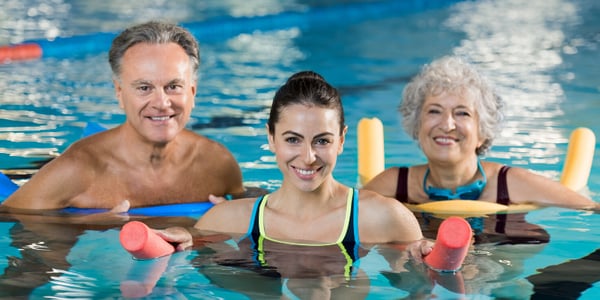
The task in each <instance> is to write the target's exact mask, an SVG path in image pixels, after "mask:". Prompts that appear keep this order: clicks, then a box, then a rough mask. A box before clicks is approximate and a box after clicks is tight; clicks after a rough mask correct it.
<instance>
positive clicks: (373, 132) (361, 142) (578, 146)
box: [357, 118, 596, 217]
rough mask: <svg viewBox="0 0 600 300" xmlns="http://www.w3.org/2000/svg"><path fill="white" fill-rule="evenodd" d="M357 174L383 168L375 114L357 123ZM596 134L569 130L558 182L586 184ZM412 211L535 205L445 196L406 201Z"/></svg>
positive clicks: (510, 209)
mask: <svg viewBox="0 0 600 300" xmlns="http://www.w3.org/2000/svg"><path fill="white" fill-rule="evenodd" d="M357 136H358V174H359V176H360V182H361V184H363V185H364V184H365V183H367V182H368V181H369V180H371V179H372V178H373V177H375V176H376V175H377V174H379V173H380V172H382V171H383V170H384V168H385V163H384V148H383V146H384V141H383V125H382V123H381V121H380V120H379V119H377V118H373V119H366V118H363V119H361V120H360V121H359V123H358V133H357ZM595 145H596V137H595V135H594V132H593V131H591V130H590V129H588V128H584V127H580V128H577V129H575V130H573V132H572V133H571V136H570V138H569V146H568V148H567V154H566V158H565V164H564V167H563V171H562V174H561V179H560V182H561V184H563V185H564V186H566V187H568V188H570V189H572V190H575V191H578V190H580V189H582V188H583V187H584V186H586V185H587V182H588V179H589V175H590V172H591V169H592V161H593V159H594V150H595ZM406 206H407V207H408V208H409V209H410V210H412V211H416V212H429V213H436V214H441V215H458V216H465V217H466V216H480V215H488V214H494V213H516V212H526V211H530V210H535V209H538V208H539V207H538V206H536V205H533V204H511V205H502V204H497V203H492V202H485V201H474V200H445V201H435V202H428V203H422V204H406Z"/></svg>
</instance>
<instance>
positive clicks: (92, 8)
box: [0, 0, 600, 299]
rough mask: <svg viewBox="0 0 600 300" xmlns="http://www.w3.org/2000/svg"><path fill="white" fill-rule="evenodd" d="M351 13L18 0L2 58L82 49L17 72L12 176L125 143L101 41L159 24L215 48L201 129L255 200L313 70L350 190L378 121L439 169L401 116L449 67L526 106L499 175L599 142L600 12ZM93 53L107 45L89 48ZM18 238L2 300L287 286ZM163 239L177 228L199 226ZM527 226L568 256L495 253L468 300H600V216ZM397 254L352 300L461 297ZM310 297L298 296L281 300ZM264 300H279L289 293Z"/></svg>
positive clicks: (575, 7) (161, 221) (3, 135)
mask: <svg viewBox="0 0 600 300" xmlns="http://www.w3.org/2000/svg"><path fill="white" fill-rule="evenodd" d="M341 2H348V1H325V2H323V1H310V2H302V3H300V1H274V0H273V1H261V2H260V5H257V4H250V2H247V1H246V2H244V1H175V3H173V1H171V2H163V3H161V2H159V4H154V3H155V1H147V3H144V1H142V2H137V3H135V4H133V3H132V4H127V3H121V2H114V3H113V2H106V1H103V2H102V4H99V3H97V2H95V1H12V0H9V1H8V2H7V3H6V4H5V5H4V7H3V10H2V11H1V12H0V19H1V20H3V21H2V24H3V26H1V28H0V44H2V45H4V44H8V43H19V42H22V41H26V40H38V39H42V38H50V39H53V38H55V37H65V39H64V40H62V41H63V43H64V45H66V46H65V47H62V48H60V47H58V46H57V47H56V49H58V50H56V49H55V51H54V53H53V54H52V55H50V56H48V57H45V58H43V59H39V60H33V61H26V62H19V63H13V64H5V65H0V87H1V88H0V101H1V107H0V161H1V162H2V163H1V165H0V169H3V170H15V169H22V170H23V171H24V172H28V171H27V170H29V169H35V168H37V166H38V165H39V162H40V161H45V160H47V159H49V158H51V157H53V156H54V155H57V154H58V153H60V152H61V151H63V150H64V149H65V148H66V147H67V146H68V145H69V144H70V143H71V142H73V141H74V140H76V139H78V138H79V137H80V135H81V132H82V129H83V127H84V125H85V123H86V122H88V121H94V122H98V123H101V124H103V125H105V126H109V127H110V126H114V125H116V124H118V123H120V122H122V121H123V115H122V112H121V111H120V109H119V108H118V105H117V103H116V101H115V100H114V95H113V90H112V84H111V82H110V71H109V68H108V64H107V63H106V53H105V50H103V48H102V47H101V45H102V44H103V42H102V38H103V37H104V36H108V37H110V36H111V34H110V33H109V34H107V35H103V34H98V32H115V31H119V30H121V29H122V28H123V27H125V26H127V25H129V24H130V23H133V22H140V21H144V20H147V19H149V18H158V17H160V18H167V19H171V20H173V21H177V22H180V23H184V24H189V26H190V27H193V28H194V30H196V31H197V32H198V35H199V39H200V42H201V57H202V65H201V76H200V84H199V90H198V98H197V101H198V102H197V106H196V108H195V110H194V112H193V115H192V120H191V122H190V127H191V128H193V129H194V130H196V131H198V132H199V133H201V134H204V135H207V136H209V137H211V138H214V139H216V140H218V141H220V142H222V143H223V144H225V145H226V146H227V147H229V148H230V149H231V150H232V152H233V153H234V155H235V156H236V158H237V159H238V161H239V162H240V165H241V166H242V171H243V175H244V178H245V182H246V184H247V185H255V186H261V187H265V188H268V189H273V188H274V187H276V186H277V185H278V184H279V183H280V174H279V172H278V171H277V168H276V165H275V163H274V161H273V158H272V156H271V154H270V152H268V151H267V150H266V149H265V147H264V145H265V141H266V136H265V132H264V124H265V120H266V116H267V114H268V105H269V103H270V99H271V97H272V95H273V92H274V90H275V89H276V88H277V87H278V86H279V85H280V84H281V83H282V82H283V81H284V80H285V79H286V78H287V77H288V76H289V75H290V74H292V73H293V72H296V71H298V70H300V69H314V70H316V71H318V72H320V73H321V74H322V75H324V76H325V78H327V79H328V80H329V81H330V82H331V83H332V84H333V85H335V86H337V87H339V89H340V90H341V92H342V96H343V101H344V104H345V107H344V108H345V111H346V120H347V122H348V125H349V126H350V131H349V135H348V137H347V140H348V142H347V143H346V147H345V150H344V153H343V154H342V156H341V157H340V159H339V160H338V165H337V168H336V171H335V173H334V174H335V176H336V177H337V178H338V179H339V180H340V181H341V182H343V183H345V184H348V185H356V183H357V178H358V177H357V172H356V170H357V163H356V155H357V147H356V145H355V143H352V142H351V141H356V130H355V129H356V124H357V122H358V120H359V119H360V118H362V117H373V116H377V117H379V118H380V119H381V120H382V121H383V123H384V130H385V139H386V166H392V165H408V164H413V163H418V162H422V161H423V160H424V158H423V156H422V155H421V153H420V151H419V150H418V148H417V147H416V145H415V144H414V142H412V141H411V139H410V138H409V137H408V136H407V135H406V134H405V133H404V132H402V130H401V128H400V125H399V117H398V114H397V113H396V111H395V108H396V106H397V105H398V101H399V97H400V94H401V91H402V88H403V87H404V84H406V82H407V81H408V79H409V78H410V77H411V76H412V75H414V74H415V73H416V72H417V70H418V69H419V67H420V66H421V65H422V64H423V63H427V62H429V61H431V60H432V59H433V58H436V57H439V56H441V55H445V54H449V53H458V54H461V55H465V56H467V57H469V58H471V59H472V60H474V61H475V62H477V63H478V64H479V65H480V67H481V68H482V69H483V70H484V71H485V72H486V73H487V74H488V76H489V77H491V79H492V81H493V82H495V83H496V84H497V85H498V86H499V89H500V91H501V94H502V95H503V97H504V98H505V99H506V101H507V103H508V105H507V119H506V126H505V128H504V131H503V132H502V135H501V136H500V138H499V139H498V140H497V141H496V143H495V145H494V147H493V148H492V151H491V153H489V155H488V156H489V158H490V159H493V160H496V161H499V162H503V163H508V164H513V165H520V166H524V167H527V168H531V169H533V170H537V171H539V172H541V173H543V174H546V175H547V176H550V177H553V178H557V179H558V177H559V174H560V171H561V168H562V163H563V159H564V154H565V152H566V146H567V139H568V136H569V133H570V132H571V130H573V129H574V128H576V127H580V126H585V127H588V128H590V129H592V130H593V131H594V132H595V133H596V134H598V133H600V122H598V121H597V120H596V119H595V118H596V116H597V115H598V113H600V105H599V104H598V103H599V102H598V101H597V100H598V98H599V96H600V85H599V83H598V80H597V78H599V77H600V76H599V75H600V74H598V72H599V70H600V68H599V67H600V66H599V64H600V63H599V62H598V60H597V57H598V47H599V44H600V36H599V35H598V30H597V29H598V28H599V26H600V18H598V17H597V16H598V15H599V9H600V6H599V5H598V4H597V3H595V1H592V0H577V1H560V0H551V1H524V0H511V1H472V2H471V1H469V2H458V1H417V0H414V1H352V3H351V4H349V5H345V6H344V5H340V3H341ZM455 2H456V3H455ZM364 3H367V4H368V5H367V6H361V5H365V4H364ZM425 3H428V5H425ZM392 8H393V9H392ZM339 14H342V16H343V17H339V16H338V15H339ZM242 17H244V18H242ZM202 21H205V22H206V23H203V22H202ZM205 24H211V25H212V26H211V27H207V25H205ZM206 28H208V29H206ZM70 36H75V37H74V38H70ZM82 36H83V37H85V36H90V37H92V40H94V39H98V40H99V41H98V42H96V44H97V45H94V46H95V47H92V46H89V47H92V48H85V47H88V46H85V47H84V45H83V44H82V43H80V42H81V41H82V40H83V38H81V37H82ZM59 41H60V39H59V40H58V41H57V42H56V43H57V45H58V43H59ZM52 43H53V42H48V44H49V45H53V44H52ZM105 46H106V47H105V49H108V44H106V45H105ZM50 47H52V46H50ZM86 49H89V50H88V51H85V50H86ZM596 153H598V146H596ZM596 156H597V155H596ZM598 170H600V161H599V160H598V159H595V160H594V165H593V168H592V174H591V176H590V179H589V185H588V189H589V190H587V191H584V192H586V193H588V194H589V195H590V197H592V199H595V200H596V201H598V199H599V198H598V191H600V171H598ZM1 221H2V222H0V233H1V234H0V253H1V254H2V256H1V257H0V269H5V268H6V269H5V271H4V273H3V274H2V275H1V276H2V277H0V285H1V286H2V288H1V289H0V290H1V291H2V292H1V293H11V292H15V293H16V292H18V293H22V294H25V295H31V296H32V298H42V297H43V296H45V297H56V298H119V297H121V296H122V294H121V291H120V286H121V283H123V282H126V281H128V280H130V279H135V280H139V279H141V278H147V274H152V273H156V274H158V276H160V277H159V278H157V279H156V280H157V282H156V286H155V288H154V289H153V291H152V292H153V293H152V294H151V296H150V297H154V298H163V297H167V296H170V297H180V298H183V297H188V298H218V297H222V298H227V299H229V298H243V296H242V295H243V294H244V293H243V292H241V291H239V290H236V289H235V288H236V287H235V286H237V289H242V287H241V285H242V283H243V282H244V281H246V280H248V281H249V280H254V281H252V282H253V283H254V284H256V285H257V286H267V285H270V284H272V285H274V286H275V288H274V290H277V289H278V288H280V285H281V283H279V282H275V281H276V280H275V279H272V277H269V276H263V277H256V276H252V274H251V272H246V271H244V270H241V269H240V268H233V267H231V266H223V263H221V262H220V261H219V260H218V259H217V258H215V256H214V254H213V253H205V252H206V251H203V250H201V249H198V250H195V251H190V252H183V253H177V254H175V255H173V256H172V257H171V258H170V260H169V261H167V263H166V264H165V263H164V260H161V261H158V262H136V261H132V260H131V258H130V257H129V256H128V255H127V253H126V252H124V250H122V249H121V248H120V245H119V244H118V239H117V237H118V231H117V229H115V228H114V227H115V226H114V225H110V224H106V225H102V224H101V225H94V226H91V225H86V226H83V225H81V226H79V225H78V226H75V225H69V224H62V223H61V222H58V221H53V220H50V219H49V217H48V218H46V219H44V218H33V219H28V220H25V219H21V220H20V221H19V220H12V219H7V217H2V220H1ZM147 221H148V222H154V223H155V224H157V225H160V226H167V225H169V224H172V225H174V224H182V225H189V224H191V221H192V220H189V219H185V218H183V219H182V218H156V219H150V220H147ZM527 221H528V222H529V223H531V224H536V225H538V226H541V227H543V228H544V229H545V231H546V232H547V233H548V234H549V235H550V236H551V240H550V242H549V243H545V244H541V245H502V246H497V245H480V246H479V247H478V248H476V251H475V252H473V253H471V256H470V259H471V260H472V264H473V265H475V266H477V267H478V269H477V270H478V273H477V274H474V273H469V274H465V275H469V276H465V283H466V287H467V288H468V292H469V293H468V294H467V296H466V298H477V299H479V298H483V299H486V298H495V297H498V298H516V299H528V298H530V297H534V298H535V297H538V296H539V297H543V296H545V297H550V296H548V293H547V291H545V289H549V290H551V292H553V293H555V294H561V293H562V294H563V295H568V296H567V298H569V297H570V298H573V297H579V298H580V299H596V298H597V297H598V296H600V275H599V274H600V266H599V263H598V261H599V258H598V255H599V253H598V252H599V251H598V249H599V246H598V244H599V241H600V234H599V233H598V232H600V228H599V227H600V226H599V224H600V222H599V216H598V215H597V214H589V213H585V212H579V211H570V210H564V209H557V208H549V209H543V210H539V211H534V212H530V213H528V214H527ZM72 245H74V246H73V247H71V246H72ZM224 246H227V247H228V248H227V250H222V251H221V252H217V254H222V255H223V256H227V254H232V255H233V254H235V250H236V249H235V247H234V245H232V244H231V243H228V244H225V245H224ZM230 248H232V249H230ZM386 253H387V252H386V251H385V249H376V251H372V252H370V253H369V254H368V255H367V256H366V257H364V258H362V259H361V260H360V267H361V269H362V272H364V273H363V274H359V275H357V279H356V280H354V281H352V286H351V287H350V288H351V289H352V291H354V292H357V293H359V292H360V289H359V288H360V287H365V284H363V283H361V282H360V279H364V278H368V279H369V281H370V283H369V284H370V290H369V292H368V293H369V294H368V298H373V299H376V298H390V297H395V298H402V297H407V298H410V297H411V296H414V295H416V294H418V293H419V292H421V293H424V294H426V295H428V294H433V295H437V296H438V297H440V298H446V297H453V296H456V295H455V294H452V293H451V292H449V291H446V290H444V288H443V287H440V286H436V287H434V288H431V287H429V283H428V282H427V281H426V280H425V279H422V278H419V275H418V274H419V271H418V270H415V271H414V272H413V273H414V274H416V275H414V276H403V274H404V273H402V272H390V270H391V269H392V268H391V266H389V265H388V263H387V262H386V261H385V259H383V257H385V255H386ZM235 258H236V259H238V257H235ZM284 258H285V257H284ZM107 262H110V265H108V266H107ZM242 262H243V261H242ZM290 264H291V263H290ZM161 268H164V269H165V270H166V271H165V273H161V272H159V271H161V270H162V269H161ZM153 270H154V271H153ZM147 280H148V281H152V280H153V279H151V278H150V279H147ZM226 283H229V284H230V285H232V284H233V285H234V287H230V286H228V285H227V284H226ZM307 284H316V283H314V282H309V283H307ZM292 288H293V285H292V284H291V283H290V282H287V284H286V285H284V287H283V288H280V290H284V291H285V290H286V289H288V290H289V289H292ZM261 292H262V294H260V293H261ZM256 293H258V294H254V295H255V296H256V297H259V298H266V297H269V296H273V297H277V296H278V295H277V293H276V292H273V289H271V290H263V291H257V292H256ZM411 293H412V294H411ZM246 295H247V294H246ZM258 295H260V296H258ZM261 296H262V297H261Z"/></svg>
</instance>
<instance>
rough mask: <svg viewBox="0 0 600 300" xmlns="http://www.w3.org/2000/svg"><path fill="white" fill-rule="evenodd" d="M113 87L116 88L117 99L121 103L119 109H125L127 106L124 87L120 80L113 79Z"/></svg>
mask: <svg viewBox="0 0 600 300" xmlns="http://www.w3.org/2000/svg"><path fill="white" fill-rule="evenodd" d="M113 85H114V87H115V97H116V98H117V100H118V101H119V107H120V108H121V109H125V104H124V103H123V87H122V86H121V83H120V82H119V80H118V79H115V78H113Z"/></svg>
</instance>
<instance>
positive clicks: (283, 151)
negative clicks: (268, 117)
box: [267, 104, 346, 191]
mask: <svg viewBox="0 0 600 300" xmlns="http://www.w3.org/2000/svg"><path fill="white" fill-rule="evenodd" d="M267 129H268V128H267ZM345 134H346V128H344V130H343V132H342V134H341V135H340V124H339V116H338V112H337V111H336V110H334V109H329V108H320V107H316V106H305V105H300V104H294V105H290V106H288V107H286V108H284V109H283V111H281V113H280V116H279V121H278V122H277V123H276V124H275V130H274V134H273V135H271V134H269V148H270V149H271V151H272V152H273V153H275V157H276V160H277V165H278V166H279V169H280V170H281V172H282V173H283V180H284V183H286V182H289V183H291V184H293V185H294V186H296V187H297V188H299V189H301V190H303V191H313V190H315V189H317V188H318V187H320V186H321V184H322V183H323V182H324V181H325V179H327V178H329V177H330V176H331V173H332V172H333V169H334V168H335V163H336V161H337V156H338V155H339V154H340V153H342V151H343V148H344V137H345Z"/></svg>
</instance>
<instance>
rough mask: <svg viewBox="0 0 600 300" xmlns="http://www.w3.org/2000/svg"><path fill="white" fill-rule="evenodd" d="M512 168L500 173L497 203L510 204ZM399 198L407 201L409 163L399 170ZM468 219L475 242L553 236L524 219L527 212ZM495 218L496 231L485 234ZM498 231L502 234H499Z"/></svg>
mask: <svg viewBox="0 0 600 300" xmlns="http://www.w3.org/2000/svg"><path fill="white" fill-rule="evenodd" d="M509 169H510V167H509V166H502V168H500V171H499V173H498V191H497V194H496V203H498V204H502V205H509V204H510V196H509V194H508V185H507V182H506V175H507V173H508V170H509ZM396 199H398V201H400V202H402V203H408V167H400V168H399V170H398V183H397V185H396ZM438 201H443V200H438ZM473 201H476V200H473ZM430 217H431V216H430V215H428V216H425V215H423V218H424V222H425V223H427V224H424V226H427V225H428V223H429V221H430ZM467 220H468V221H469V224H471V227H472V228H473V231H474V232H475V243H487V242H499V243H510V244H523V243H528V244H531V243H536V244H537V243H547V242H548V241H549V240H550V236H549V235H548V233H547V232H546V231H545V230H544V229H542V228H541V227H539V226H537V225H534V224H530V223H527V222H526V221H525V213H514V214H495V215H491V216H489V217H488V218H467ZM494 220H495V225H494V226H493V227H494V230H493V233H491V234H488V233H486V234H482V233H483V230H484V226H485V224H484V223H485V222H492V221H494ZM508 221H510V222H508ZM507 227H510V228H509V229H510V230H507ZM507 231H510V232H511V233H512V232H515V233H516V234H510V235H509V234H507ZM496 234H499V236H497V235H496Z"/></svg>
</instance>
